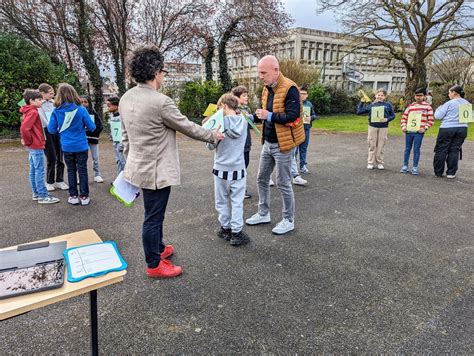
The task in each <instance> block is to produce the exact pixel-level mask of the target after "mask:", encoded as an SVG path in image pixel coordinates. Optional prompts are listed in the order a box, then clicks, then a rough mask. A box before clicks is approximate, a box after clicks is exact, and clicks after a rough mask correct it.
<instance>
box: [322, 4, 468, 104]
mask: <svg viewBox="0 0 474 356" xmlns="http://www.w3.org/2000/svg"><path fill="white" fill-rule="evenodd" d="M318 3H319V10H320V11H326V10H331V11H336V12H337V13H338V14H339V15H340V19H341V22H342V24H343V26H344V28H345V32H346V34H349V35H353V36H355V37H356V38H357V39H358V40H357V41H355V42H354V43H353V50H357V49H361V48H368V47H383V48H386V49H387V50H388V53H389V55H390V58H391V59H395V60H399V61H401V62H402V63H403V64H404V66H405V69H406V73H407V78H406V85H405V97H412V96H413V93H414V91H415V89H416V88H417V87H426V86H427V62H429V60H430V56H431V55H433V54H434V53H435V52H436V51H438V50H445V49H447V48H452V47H456V46H457V45H456V41H457V40H460V39H464V38H470V37H473V36H474V31H473V30H472V28H470V27H469V25H468V24H469V21H466V18H467V15H469V14H471V15H472V13H473V11H474V4H472V3H470V2H469V1H465V0H451V1H445V0H442V1H440V0H377V1H374V0H338V1H332V0H318Z"/></svg>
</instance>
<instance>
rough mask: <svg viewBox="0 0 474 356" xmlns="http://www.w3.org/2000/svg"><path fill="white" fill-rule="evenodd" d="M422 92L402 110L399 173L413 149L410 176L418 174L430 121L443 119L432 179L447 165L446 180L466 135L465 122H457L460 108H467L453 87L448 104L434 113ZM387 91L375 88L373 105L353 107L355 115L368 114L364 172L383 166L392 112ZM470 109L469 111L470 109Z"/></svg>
mask: <svg viewBox="0 0 474 356" xmlns="http://www.w3.org/2000/svg"><path fill="white" fill-rule="evenodd" d="M428 94H429V93H427V91H426V89H424V88H419V89H417V90H416V91H415V101H414V102H413V103H412V104H410V105H408V107H407V108H406V109H405V110H404V112H403V115H402V118H401V120H400V127H401V129H402V131H403V133H405V150H404V154H403V164H402V167H401V169H400V173H408V172H409V171H410V169H409V159H410V154H411V151H412V149H413V165H412V168H411V173H412V174H413V175H418V174H419V168H418V165H419V162H420V152H421V144H422V142H423V137H424V134H425V133H426V131H427V130H428V129H430V128H431V127H432V126H433V124H434V119H435V118H436V119H438V120H443V121H442V124H441V126H440V130H439V133H438V138H437V142H436V146H435V158H434V170H435V176H436V177H442V176H443V173H444V170H445V163H446V164H447V171H446V173H447V175H446V177H447V178H448V179H452V178H455V177H456V171H457V167H458V160H459V156H460V150H461V146H462V143H463V142H464V139H465V138H466V136H467V123H464V122H461V119H460V105H470V103H469V102H468V101H467V100H465V99H464V91H463V88H462V87H460V86H459V85H455V86H453V87H452V88H450V89H449V94H448V95H449V98H450V99H451V100H450V101H448V102H446V103H445V104H443V105H442V106H440V107H439V108H438V109H437V110H436V112H435V113H433V108H432V107H431V103H429V102H428V101H427V97H428V98H429V99H431V96H430V95H428ZM386 96H387V92H386V91H385V90H384V89H379V90H378V91H377V93H376V94H375V100H374V102H373V103H371V104H368V103H366V102H364V101H361V102H360V103H359V105H358V106H357V114H368V120H369V130H368V144H369V152H368V159H367V169H374V168H377V169H379V170H383V169H385V167H384V160H383V154H384V148H385V143H386V141H387V133H388V125H389V122H390V121H392V120H394V119H395V111H394V109H393V106H392V104H391V103H390V102H388V101H386ZM471 110H472V109H471Z"/></svg>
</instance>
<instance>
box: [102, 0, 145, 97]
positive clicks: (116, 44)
mask: <svg viewBox="0 0 474 356" xmlns="http://www.w3.org/2000/svg"><path fill="white" fill-rule="evenodd" d="M135 5H136V2H135V1H134V0H96V1H95V4H94V7H93V10H94V11H93V13H94V17H95V22H94V23H95V24H96V30H97V33H98V34H99V35H100V36H101V37H102V39H103V41H104V42H105V43H106V44H107V47H108V49H109V50H110V55H111V58H112V62H113V64H114V69H115V78H116V79H115V81H116V83H117V86H118V89H119V93H120V95H122V94H123V93H125V91H126V90H127V86H126V79H125V60H126V57H127V54H128V51H129V48H130V40H131V36H132V34H131V29H132V28H133V25H132V20H131V17H132V16H133V15H134V9H135Z"/></svg>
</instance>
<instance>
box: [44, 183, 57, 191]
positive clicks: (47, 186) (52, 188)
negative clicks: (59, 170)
mask: <svg viewBox="0 0 474 356" xmlns="http://www.w3.org/2000/svg"><path fill="white" fill-rule="evenodd" d="M46 190H47V191H48V192H52V191H53V190H56V188H55V187H54V184H48V183H46Z"/></svg>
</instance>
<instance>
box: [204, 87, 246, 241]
mask: <svg viewBox="0 0 474 356" xmlns="http://www.w3.org/2000/svg"><path fill="white" fill-rule="evenodd" d="M219 104H220V105H221V106H222V108H223V109H224V135H225V138H224V140H222V141H220V142H219V143H217V144H211V143H207V144H206V145H207V147H208V148H209V149H210V150H215V154H214V166H213V169H212V173H213V174H214V192H215V201H216V210H217V212H218V214H219V217H218V219H219V222H220V224H221V228H220V230H219V231H218V233H217V236H219V237H220V238H222V239H225V240H226V241H230V244H231V245H232V246H240V245H244V244H246V243H248V242H249V241H250V239H249V237H248V236H247V234H246V233H245V232H244V231H243V225H244V210H243V207H244V197H245V188H246V177H245V176H246V169H245V160H244V146H245V141H246V139H247V126H248V124H247V121H246V120H245V119H244V117H243V116H242V115H240V114H239V115H237V113H236V111H237V109H238V106H239V102H238V98H237V97H236V96H234V95H232V94H230V93H228V94H224V95H223V96H222V97H221V98H220V99H219Z"/></svg>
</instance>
